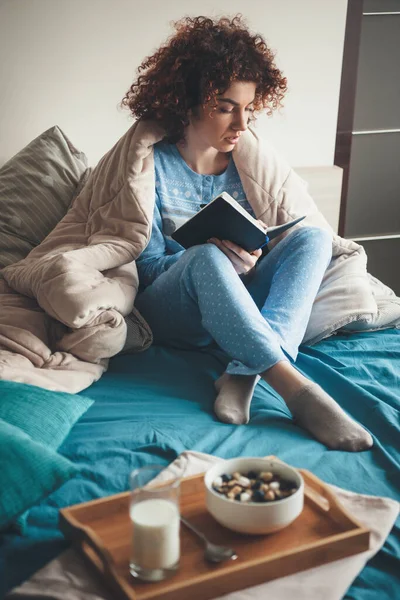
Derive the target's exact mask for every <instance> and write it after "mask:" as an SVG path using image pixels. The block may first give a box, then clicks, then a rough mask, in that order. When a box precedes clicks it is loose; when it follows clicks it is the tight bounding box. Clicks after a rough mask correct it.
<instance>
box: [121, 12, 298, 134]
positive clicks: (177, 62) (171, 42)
mask: <svg viewBox="0 0 400 600" xmlns="http://www.w3.org/2000/svg"><path fill="white" fill-rule="evenodd" d="M174 27H175V29H176V32H177V33H176V34H175V35H173V36H171V37H170V38H169V39H168V40H167V42H166V43H165V44H164V45H163V46H161V47H160V48H159V49H158V50H157V52H155V54H153V55H152V56H149V57H147V58H146V59H145V60H144V61H143V62H142V64H141V65H140V66H139V68H138V73H141V72H142V71H143V73H142V74H140V75H139V76H138V78H137V80H136V81H135V82H134V83H133V84H132V85H131V87H130V88H129V90H128V92H127V93H126V95H125V96H124V98H123V100H122V101H121V106H123V107H124V106H125V107H127V108H129V109H130V111H131V113H132V115H133V116H134V117H136V118H142V119H145V120H147V119H154V120H156V121H158V122H160V124H161V125H162V126H163V128H164V129H165V131H166V139H167V140H168V141H169V142H170V143H176V142H178V141H180V140H182V139H183V138H184V129H185V127H186V126H187V125H189V119H188V111H189V109H192V108H195V107H196V106H199V105H204V104H206V103H208V102H209V101H210V100H215V97H216V96H217V95H219V94H223V93H224V92H225V91H226V90H227V89H228V88H229V86H230V85H231V83H232V82H233V81H252V82H255V83H256V95H255V100H254V109H255V110H256V111H260V110H262V109H267V114H271V113H272V111H273V110H275V109H276V108H278V107H280V106H281V105H282V98H283V96H284V94H285V92H286V90H287V81H286V78H285V77H284V76H283V75H282V73H281V71H280V70H279V69H278V68H277V67H276V66H275V63H274V53H273V52H272V51H271V50H270V48H268V46H267V44H266V42H265V41H264V39H263V38H262V37H261V35H259V34H256V35H251V33H250V32H249V30H248V29H247V27H246V26H245V25H244V23H243V20H242V15H240V14H239V15H236V16H235V17H234V18H233V19H231V20H230V19H229V18H227V17H223V18H220V19H219V20H216V21H213V20H212V19H210V18H208V17H203V16H199V17H193V18H192V17H185V18H183V19H181V20H179V21H176V22H175V23H174Z"/></svg>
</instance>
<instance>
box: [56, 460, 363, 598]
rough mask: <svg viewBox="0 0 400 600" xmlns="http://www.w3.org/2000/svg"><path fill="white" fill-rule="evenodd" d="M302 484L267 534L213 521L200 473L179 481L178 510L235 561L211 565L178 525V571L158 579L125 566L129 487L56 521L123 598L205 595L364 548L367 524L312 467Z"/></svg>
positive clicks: (197, 543)
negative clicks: (290, 514)
mask: <svg viewBox="0 0 400 600" xmlns="http://www.w3.org/2000/svg"><path fill="white" fill-rule="evenodd" d="M299 471H300V473H301V474H302V475H303V478H304V483H305V497H304V510H303V512H302V514H301V515H300V516H299V517H298V518H297V519H296V520H295V521H294V522H293V523H291V524H290V525H289V526H288V527H286V528H285V529H282V530H281V531H278V532H276V533H273V534H269V535H263V536H247V535H243V534H239V533H235V532H233V531H230V530H228V529H226V528H225V527H222V526H221V525H219V524H218V523H217V522H216V521H215V520H214V519H213V517H212V516H211V515H210V514H209V513H208V512H207V510H206V507H205V493H204V484H203V475H195V476H193V477H187V478H185V479H183V480H182V481H181V514H182V516H184V517H187V518H188V519H189V520H190V521H191V522H192V523H193V524H194V525H195V526H197V527H198V528H199V529H201V530H202V531H203V532H204V533H205V534H206V535H207V536H209V538H210V540H211V541H213V542H215V543H217V544H223V545H225V546H231V547H232V548H234V549H235V550H236V552H237V554H238V558H237V560H235V561H227V562H224V563H220V564H218V565H210V564H209V563H207V562H205V561H204V559H203V544H202V542H201V541H200V540H199V539H198V538H197V536H195V535H194V534H193V533H191V532H190V531H189V530H188V529H187V528H186V527H185V526H184V525H182V526H181V561H180V568H179V571H178V572H177V573H176V574H175V575H173V576H172V577H170V578H169V579H166V580H164V581H161V582H158V583H147V582H146V583H145V582H143V583H141V582H139V581H137V580H136V579H134V578H133V577H132V576H131V575H130V573H129V555H130V544H131V535H132V534H131V523H130V519H129V499H130V494H129V492H126V493H122V494H117V495H115V496H109V497H108V498H103V499H100V500H94V501H92V502H85V503H83V504H77V505H75V506H70V507H68V508H65V509H63V510H61V511H60V528H61V530H62V531H63V533H64V535H65V536H66V537H67V538H70V539H71V540H72V541H73V542H75V543H76V544H77V545H78V546H79V548H80V549H81V550H82V551H83V554H84V556H85V557H86V558H87V559H88V560H89V561H90V563H91V564H92V565H94V566H95V567H96V569H97V571H99V572H100V573H101V574H102V575H103V576H104V577H105V580H106V581H107V583H108V585H109V587H110V588H111V590H112V591H113V593H114V595H115V597H118V598H121V599H124V600H127V599H128V600H188V599H190V600H209V599H211V598H215V597H217V596H221V595H223V594H227V593H228V592H232V591H234V590H240V589H243V588H247V587H251V586H254V585H258V584H260V583H263V582H265V581H270V580H271V579H276V578H277V577H283V576H285V575H290V574H292V573H296V572H298V571H303V570H305V569H309V568H311V567H315V566H318V565H322V564H324V563H328V562H331V561H334V560H338V559H339V558H343V557H345V556H350V555H352V554H357V553H358V552H362V551H364V550H368V548H369V531H368V530H367V529H365V528H364V527H363V526H362V525H360V524H359V523H358V522H357V521H356V520H355V519H354V518H353V517H352V516H351V515H350V514H349V513H348V512H347V511H346V510H345V509H344V508H343V507H342V506H341V504H340V503H339V501H338V500H337V498H336V496H335V495H334V494H333V493H332V492H331V491H330V489H329V488H328V487H327V486H326V485H325V484H324V483H323V482H322V481H320V480H319V479H318V478H317V477H315V475H313V474H312V473H310V472H308V471H305V470H302V469H299Z"/></svg>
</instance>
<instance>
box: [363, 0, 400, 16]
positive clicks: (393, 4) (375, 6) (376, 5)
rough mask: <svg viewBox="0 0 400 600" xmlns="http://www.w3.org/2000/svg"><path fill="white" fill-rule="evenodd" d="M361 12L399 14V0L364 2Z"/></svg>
mask: <svg viewBox="0 0 400 600" xmlns="http://www.w3.org/2000/svg"><path fill="white" fill-rule="evenodd" d="M363 12H364V13H369V12H400V0H364V4H363Z"/></svg>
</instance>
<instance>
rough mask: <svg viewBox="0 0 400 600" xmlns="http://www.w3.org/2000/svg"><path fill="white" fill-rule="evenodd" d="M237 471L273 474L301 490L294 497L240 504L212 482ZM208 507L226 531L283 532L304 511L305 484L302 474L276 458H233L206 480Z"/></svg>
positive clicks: (213, 470)
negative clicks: (217, 489) (217, 490)
mask: <svg viewBox="0 0 400 600" xmlns="http://www.w3.org/2000/svg"><path fill="white" fill-rule="evenodd" d="M235 471H239V473H246V472H248V471H256V472H262V471H270V472H271V473H276V474H277V475H279V476H280V477H282V478H283V479H288V480H290V481H293V482H294V483H295V484H296V487H297V488H298V489H297V491H296V492H294V494H292V495H291V496H287V497H286V498H282V499H281V500H274V501H272V502H238V501H236V500H230V499H229V498H227V497H226V496H223V495H222V494H219V493H218V492H216V491H215V490H214V489H213V487H212V484H213V481H214V480H215V479H216V477H218V476H219V475H222V474H223V473H227V474H232V473H234V472H235ZM204 484H205V487H206V506H207V509H208V511H209V512H210V513H211V514H212V516H213V517H214V519H215V520H216V521H218V523H220V524H221V525H224V527H227V528H228V529H232V530H233V531H238V532H240V533H250V534H263V533H272V532H273V531H278V530H279V529H283V528H284V527H286V526H287V525H289V524H290V523H292V522H293V521H294V520H295V519H296V518H297V517H298V516H299V515H300V513H301V511H302V510H303V504H304V481H303V478H302V476H301V475H300V473H299V472H298V471H297V470H296V469H294V468H293V467H290V466H289V465H287V464H286V463H284V462H282V461H280V460H278V459H274V458H271V459H270V458H250V457H249V458H232V459H230V460H223V461H221V462H218V463H217V464H215V465H214V466H213V467H211V468H210V469H208V471H207V472H206V474H205V476H204Z"/></svg>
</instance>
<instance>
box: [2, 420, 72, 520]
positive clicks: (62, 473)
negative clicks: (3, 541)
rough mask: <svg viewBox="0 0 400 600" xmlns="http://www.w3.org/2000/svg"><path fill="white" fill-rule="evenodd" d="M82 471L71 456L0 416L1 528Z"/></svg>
mask: <svg viewBox="0 0 400 600" xmlns="http://www.w3.org/2000/svg"><path fill="white" fill-rule="evenodd" d="M78 472H79V468H78V467H76V466H75V465H74V464H73V463H71V462H70V461H69V460H67V459H66V458H64V457H63V456H61V455H60V454H57V452H55V451H54V450H51V449H50V448H47V447H46V446H43V444H39V443H38V442H35V441H34V440H32V439H31V438H30V437H29V436H28V435H26V433H24V432H23V431H21V430H20V429H19V428H18V427H14V426H13V425H10V424H9V423H6V422H5V421H3V420H2V419H0V530H2V529H4V528H5V527H7V526H8V525H10V524H11V523H12V522H13V521H14V520H15V519H16V518H17V517H18V516H19V515H21V514H22V513H23V512H24V511H25V510H26V509H27V508H29V507H30V506H32V505H33V504H36V503H37V502H39V501H40V500H42V499H43V498H45V497H46V496H47V495H48V494H50V493H51V492H53V491H54V490H56V489H57V488H58V487H60V485H62V484H63V483H64V482H65V481H66V480H67V479H70V478H71V477H74V476H75V475H76V474H77V473H78Z"/></svg>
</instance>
